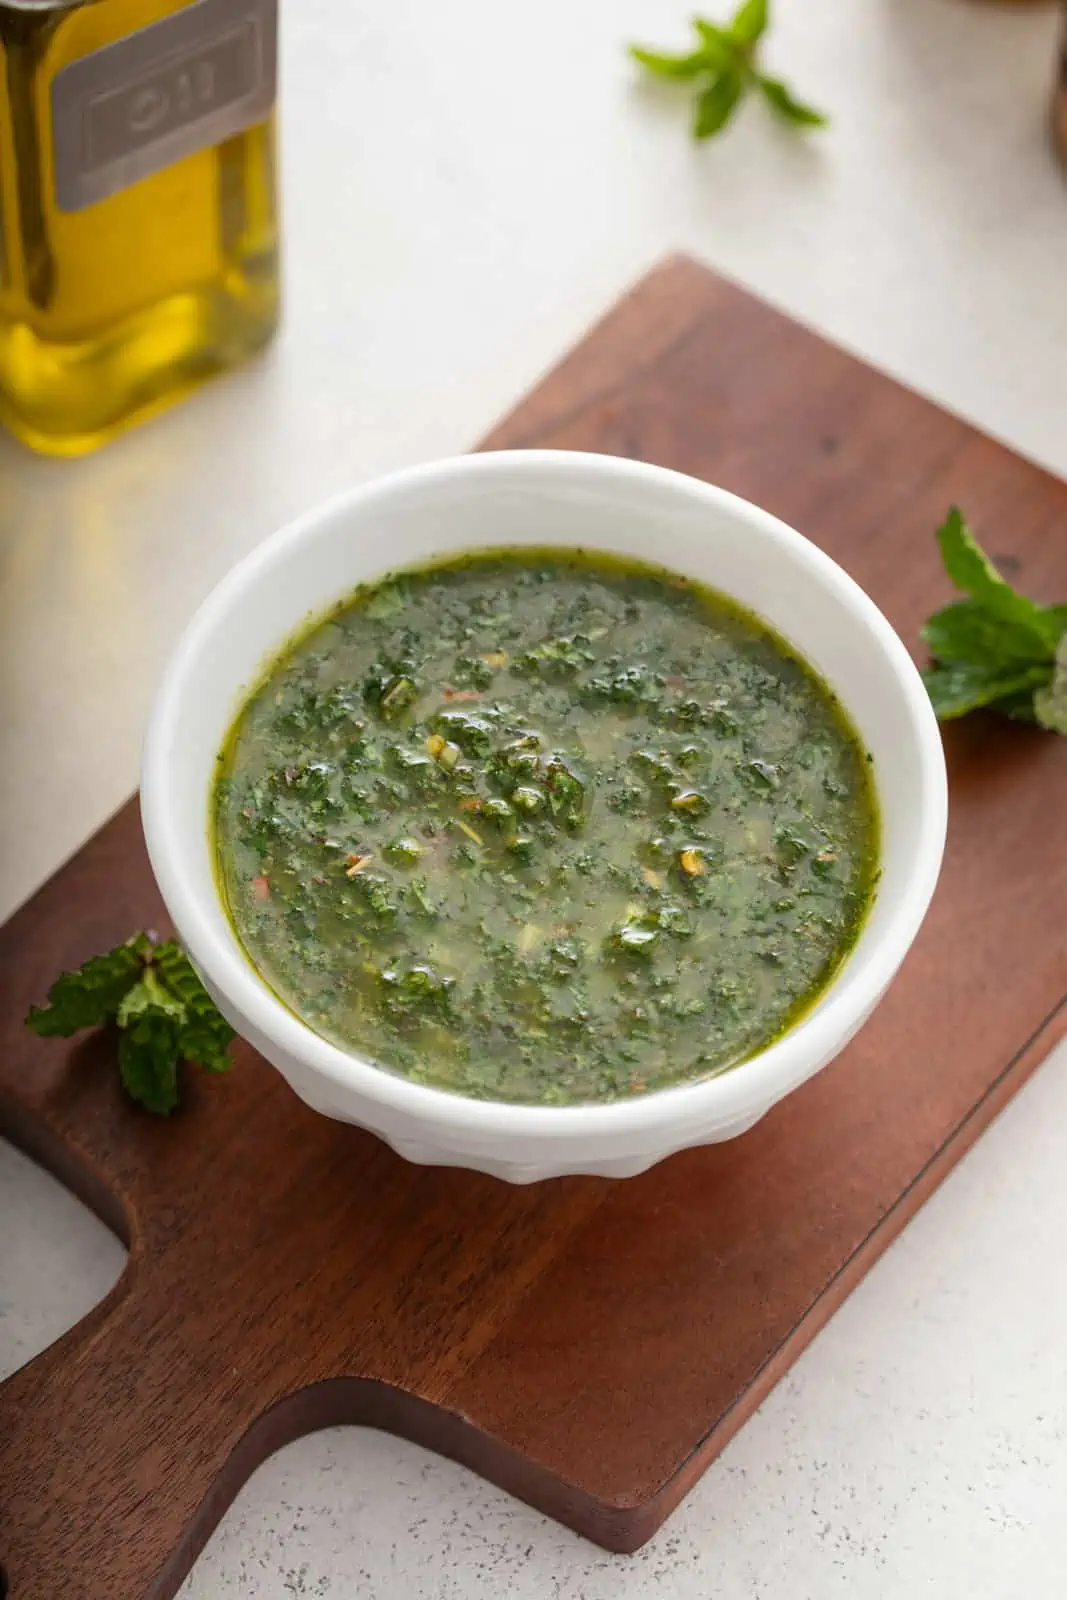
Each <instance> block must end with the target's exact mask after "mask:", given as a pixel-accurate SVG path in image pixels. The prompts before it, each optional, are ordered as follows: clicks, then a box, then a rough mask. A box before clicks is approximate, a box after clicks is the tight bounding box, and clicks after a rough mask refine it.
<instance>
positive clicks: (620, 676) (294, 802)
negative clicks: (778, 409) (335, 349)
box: [215, 548, 878, 1104]
mask: <svg viewBox="0 0 1067 1600" xmlns="http://www.w3.org/2000/svg"><path fill="white" fill-rule="evenodd" d="M215 826H216V842H217V851H218V864H219V874H220V881H221V885H222V890H223V893H224V896H225V900H226V903H227V905H228V907H229V911H230V915H231V917H232V919H233V923H234V926H235V928H236V930H237V932H238V935H239V936H240V939H241V941H242V943H243V945H244V947H245V949H246V951H247V952H248V955H249V957H250V959H251V960H252V962H253V964H254V965H255V966H256V967H257V968H258V970H259V971H260V973H261V974H262V975H263V976H264V978H265V979H266V980H267V982H268V983H269V984H270V985H271V986H272V988H273V989H274V990H275V992H276V993H277V994H278V995H279V996H280V997H281V998H282V999H283V1000H284V1001H285V1002H286V1003H287V1004H288V1005H289V1006H291V1007H292V1009H293V1010H294V1011H295V1012H297V1013H298V1014H299V1015H300V1016H302V1017H303V1018H304V1019H305V1020H306V1021H307V1022H308V1023H309V1024H310V1025H311V1026H312V1027H313V1028H315V1029H316V1030H317V1031H318V1032H319V1033H321V1034H322V1035H324V1036H325V1037H326V1038H328V1039H331V1040H333V1041H334V1042H335V1043H337V1044H339V1045H341V1046H344V1047H348V1048H351V1049H353V1050H355V1051H356V1052H358V1053H360V1054H362V1055H365V1056H367V1057H369V1058H370V1059H372V1060H374V1061H376V1062H377V1063H378V1064H380V1065H381V1066H383V1067H387V1068H392V1069H393V1070H394V1071H396V1072H399V1073H402V1074H404V1075H405V1076H407V1077H410V1078H414V1079H417V1080H419V1081H420V1082H423V1083H431V1084H435V1085H438V1086H440V1087H442V1088H445V1089H451V1090H454V1091H456V1092H457V1093H460V1094H464V1095H473V1096H477V1097H479V1098H488V1099H494V1100H506V1101H517V1102H523V1103H533V1104H563V1103H568V1102H580V1101H596V1100H612V1099H616V1098H619V1097H622V1096H628V1095H633V1094H636V1093H642V1092H645V1091H647V1090H652V1089H660V1088H663V1087H666V1086H667V1085H670V1084H676V1083H679V1082H681V1081H683V1080H687V1079H696V1078H702V1077H708V1076H711V1075H713V1074H715V1073H717V1072H721V1071H723V1070H724V1069H725V1068H728V1067H731V1066H734V1065H736V1064H737V1063H738V1062H740V1061H743V1060H744V1059H745V1058H746V1057H747V1056H749V1055H751V1054H752V1053H753V1052H754V1051H755V1050H757V1049H758V1048H760V1047H761V1046H762V1045H764V1044H766V1043H767V1042H768V1041H769V1040H771V1039H772V1038H774V1037H775V1036H776V1035H777V1034H779V1033H781V1032H782V1030H783V1029H784V1028H786V1027H787V1026H788V1025H789V1024H790V1023H791V1022H792V1021H794V1020H795V1019H796V1018H797V1016H798V1015H799V1014H800V1013H802V1012H803V1011H804V1010H806V1009H807V1008H808V1007H809V1006H810V1005H811V1004H812V1003H813V1001H814V1000H815V999H816V998H817V996H818V995H819V993H820V991H821V990H822V989H823V988H824V987H825V985H826V984H827V982H828V981H829V979H830V978H831V976H832V975H833V973H834V971H835V970H836V968H837V967H838V966H839V964H840V962H841V961H842V959H843V957H844V956H845V955H846V953H847V952H848V950H849V948H850V947H851V945H852V944H853V942H854V941H855V938H856V936H857V933H858V931H859V928H860V926H861V924H862V922H863V919H864V916H865V914H866V912H867V909H868V906H869V903H870V900H871V896H872V890H873V885H874V881H875V877H876V873H877V854H878V822H877V811H876V806H875V800H874V792H873V786H872V783H871V779H870V766H869V758H868V757H867V756H866V754H865V752H864V750H863V749H862V747H861V745H860V744H859V742H858V740H857V738H856V735H855V733H854V731H853V729H852V728H851V727H850V725H849V723H848V722H847V720H846V718H845V716H844V714H843V712H842V710H841V708H840V706H839V705H838V703H837V701H836V700H835V699H834V697H833V696H832V694H831V693H830V691H829V690H828V689H827V688H826V687H825V685H824V684H822V683H821V682H820V681H819V679H818V678H817V677H816V676H815V675H814V673H813V672H812V671H811V670H810V669H809V668H808V667H807V666H806V665H804V663H802V662H801V661H799V660H798V659H797V658H796V657H795V656H794V655H793V654H792V653H791V652H790V650H789V649H788V647H787V646H786V645H784V644H783V642H782V641H781V640H780V639H778V638H777V637H775V635H774V634H773V633H771V632H770V630H769V629H768V628H766V627H765V626H764V625H763V624H761V623H759V622H758V621H757V620H756V619H755V618H754V617H752V616H749V615H747V614H746V613H745V612H743V611H742V610H740V609H739V608H738V607H736V606H735V605H733V604H731V603H730V602H728V601H727V600H725V599H724V598H723V597H722V596H720V595H718V594H716V593H714V592H712V591H710V590H708V589H706V588H703V587H701V586H700V585H697V584H694V583H689V582H686V581H683V580H682V579H679V578H677V577H675V576H674V575H672V574H670V573H667V572H665V571H662V570H660V569H659V568H654V567H649V566H644V565H641V564H638V563H631V562H624V561H622V560H616V559H613V558H608V557H603V556H593V555H591V554H584V553H582V552H575V551H573V550H571V551H568V550H555V549H549V548H545V549H538V550H534V551H528V552H517V551H516V552H510V551H489V552H484V553H479V554H477V555H472V556H465V557H462V558H459V559H455V560H453V561H450V562H447V563H444V564H442V565H439V566H434V567H429V568H424V569H420V570H418V571H410V572H405V573H401V574H399V575H395V576H392V577H390V578H389V579H387V580H385V581H383V582H381V583H379V584H376V585H374V586H368V587H365V588H363V589H361V590H359V591H357V593H356V594H355V595H354V596H353V597H352V598H351V599H350V600H348V601H346V602H345V603H344V604H343V605H342V606H341V607H339V608H338V610H337V611H336V612H335V613H334V614H333V615H332V616H331V617H330V618H329V619H328V620H326V621H324V622H321V623H320V624H319V625H318V626H316V627H314V629H313V630H312V631H311V632H310V633H308V634H307V635H306V637H304V638H303V639H302V640H301V641H300V642H299V643H297V644H296V645H295V646H294V647H293V648H291V649H290V650H288V651H287V652H286V654H285V655H284V656H283V657H282V658H281V659H280V660H279V661H278V662H276V663H275V665H274V666H273V667H272V668H271V670H270V672H269V675H268V676H267V678H266V679H265V681H264V682H263V684H262V685H261V687H260V688H259V689H257V691H256V692H255V693H254V694H253V695H252V697H251V699H250V700H249V701H248V703H247V705H246V706H245V707H244V709H243V710H242V712H241V714H240V716H239V717H238V719H237V722H236V725H235V727H234V729H233V731H232V733H231V735H230V737H229V739H228V741H227V744H226V747H225V749H224V751H223V752H222V755H221V756H220V766H219V777H218V783H217V789H216V795H215Z"/></svg>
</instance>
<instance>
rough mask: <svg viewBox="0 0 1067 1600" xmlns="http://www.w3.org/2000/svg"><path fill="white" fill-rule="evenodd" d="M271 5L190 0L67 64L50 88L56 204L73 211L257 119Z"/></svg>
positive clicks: (269, 70)
mask: <svg viewBox="0 0 1067 1600" xmlns="http://www.w3.org/2000/svg"><path fill="white" fill-rule="evenodd" d="M277 77H278V0H195V4H193V5H190V6H186V7H185V9H184V10H182V11H178V12H175V14H174V15H173V16H170V17H164V18H163V20H162V21H160V22H154V23H152V24H151V25H150V26H149V27H147V28H141V29H140V30H139V31H138V32H137V33H132V34H129V35H128V36H127V37H126V38H124V39H117V40H116V41H115V42H114V44H109V45H104V46H103V48H102V49H100V50H94V51H93V52H92V53H91V54H90V55H87V56H82V57H81V59H80V60H78V61H72V62H71V63H70V65H69V66H67V67H64V68H63V70H62V71H61V72H59V73H57V74H56V78H55V81H54V83H53V85H52V138H53V148H54V152H55V181H56V204H57V205H58V206H59V209H60V210H61V211H81V210H83V209H84V208H85V207H86V206H91V205H94V204H95V203H96V201H98V200H106V199H107V198H108V196H109V195H113V194H117V193H118V192H119V190H121V189H126V188H128V187H129V186H130V184H132V183H137V182H138V180H139V179H141V178H147V177H149V176H150V174H152V173H153V172H159V171H161V170H162V169H163V168H164V167H168V166H170V165H171V164H172V163H173V162H175V161H180V160H181V159H182V158H183V157H184V156H189V155H193V154H194V153H195V152H196V151H197V150H203V149H205V148H206V147H207V146H208V145H213V144H218V143H220V142H221V141H222V140H223V139H229V138H232V137H233V135H234V134H237V133H243V132H244V131H245V129H246V128H250V127H253V126H254V125H255V124H256V123H257V122H262V121H263V119H264V118H265V117H266V116H268V115H269V113H270V110H271V108H272V106H273V105H274V99H275V94H276V90H277Z"/></svg>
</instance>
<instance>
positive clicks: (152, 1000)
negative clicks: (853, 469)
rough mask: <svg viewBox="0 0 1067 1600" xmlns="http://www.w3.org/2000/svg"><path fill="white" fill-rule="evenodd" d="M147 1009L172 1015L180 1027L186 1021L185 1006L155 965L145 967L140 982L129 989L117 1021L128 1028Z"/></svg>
mask: <svg viewBox="0 0 1067 1600" xmlns="http://www.w3.org/2000/svg"><path fill="white" fill-rule="evenodd" d="M160 948H161V947H160ZM146 1011H157V1012H159V1014H160V1015H161V1016H164V1017H171V1018H172V1019H173V1021H174V1022H176V1023H177V1024H178V1026H179V1027H180V1026H181V1024H182V1023H183V1022H184V1021H185V1007H184V1006H183V1005H182V1003H181V1001H180V1000H179V999H177V998H176V997H175V996H174V995H172V994H171V992H170V990H169V989H167V988H166V987H165V986H164V984H163V983H162V982H161V980H160V978H159V975H158V973H157V972H156V969H155V968H154V967H145V969H144V977H143V978H142V979H141V981H140V983H135V984H134V986H133V988H132V989H129V990H127V992H126V995H125V996H124V998H123V1001H122V1004H121V1005H120V1006H119V1009H118V1012H117V1014H116V1016H115V1021H116V1022H117V1023H118V1025H119V1027H120V1028H128V1027H129V1025H130V1023H131V1022H132V1021H133V1020H134V1018H135V1017H140V1016H143V1015H144V1013H145V1012H146Z"/></svg>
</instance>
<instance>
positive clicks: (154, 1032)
mask: <svg viewBox="0 0 1067 1600" xmlns="http://www.w3.org/2000/svg"><path fill="white" fill-rule="evenodd" d="M119 1072H120V1073H121V1075H122V1082H123V1087H124V1088H125V1090H126V1093H127V1094H128V1095H129V1096H130V1099H131V1100H136V1102H137V1104H138V1105H141V1106H144V1108H145V1110H146V1111H151V1112H153V1113H154V1114H155V1115H156V1116H160V1117H167V1116H169V1115H170V1113H171V1112H172V1111H173V1110H174V1107H175V1106H176V1105H177V1104H178V1024H177V1022H176V1021H175V1020H174V1018H173V1017H169V1016H164V1015H162V1014H161V1013H160V1012H158V1011H155V1010H147V1011H145V1012H143V1013H142V1014H141V1015H140V1016H138V1017H136V1018H135V1019H134V1020H133V1021H132V1022H131V1023H130V1025H129V1027H127V1028H124V1029H123V1031H122V1033H121V1035H120V1036H119Z"/></svg>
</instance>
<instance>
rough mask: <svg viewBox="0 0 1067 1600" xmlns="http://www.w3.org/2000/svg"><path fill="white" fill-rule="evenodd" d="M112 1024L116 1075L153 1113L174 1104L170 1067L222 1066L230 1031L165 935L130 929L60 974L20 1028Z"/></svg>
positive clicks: (65, 1029) (50, 1032) (44, 1031)
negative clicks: (117, 1034) (111, 944)
mask: <svg viewBox="0 0 1067 1600" xmlns="http://www.w3.org/2000/svg"><path fill="white" fill-rule="evenodd" d="M106 1022H113V1023H115V1025H116V1026H117V1027H118V1028H119V1030H120V1037H119V1073H120V1075H121V1078H122V1083H123V1086H124V1088H125V1090H126V1092H127V1094H128V1095H129V1096H130V1098H131V1099H132V1100H135V1101H136V1102H137V1104H138V1105H141V1106H144V1108H145V1109H146V1110H147V1111H152V1112H154V1113H155V1114H156V1115H157V1116H168V1115H169V1114H170V1112H171V1111H173V1110H174V1108H175V1106H176V1105H177V1104H178V1099H179V1093H178V1066H179V1063H180V1062H182V1061H190V1062H193V1063H195V1064H196V1065H197V1066H200V1067H203V1068H204V1069H205V1070H206V1071H208V1072H226V1071H228V1070H229V1067H230V1065H231V1062H230V1056H229V1047H230V1044H231V1043H232V1041H233V1038H234V1032H233V1029H232V1028H231V1027H230V1025H229V1023H228V1022H227V1021H226V1019H225V1017H223V1016H222V1014H221V1013H220V1011H219V1010H218V1008H217V1007H216V1005H215V1002H214V1001H213V1000H212V998H211V996H210V995H209V994H208V992H207V990H206V989H205V988H204V985H203V984H202V983H201V982H200V979H199V978H198V977H197V975H196V972H195V971H194V969H193V966H192V963H191V962H190V960H189V958H188V956H187V955H186V954H185V952H184V951H183V950H182V949H181V946H180V945H178V944H176V943H175V941H174V940H173V939H166V940H163V941H162V942H157V941H156V940H155V939H154V937H153V936H152V935H151V934H147V933H136V934H134V935H133V937H132V938H131V939H127V940H126V942H125V944H120V945H118V946H117V948H116V949H114V950H109V951H108V953H107V954H106V955H102V956H92V957H91V958H90V960H88V961H86V962H84V963H83V965H82V966H80V967H79V968H78V969H77V971H75V972H64V973H62V974H61V976H60V977H58V978H57V979H56V981H55V983H54V984H53V985H52V987H51V989H50V990H49V991H48V1003H47V1005H43V1006H33V1007H32V1008H31V1010H30V1012H29V1014H28V1016H27V1017H26V1026H27V1027H28V1028H31V1029H32V1030H33V1032H34V1033H37V1034H40V1035H41V1036H42V1037H43V1038H46V1039H50V1038H69V1037H70V1035H71V1034H75V1033H80V1032H81V1031H82V1029H83V1028H93V1027H99V1026H100V1025H101V1024H103V1023H106Z"/></svg>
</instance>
